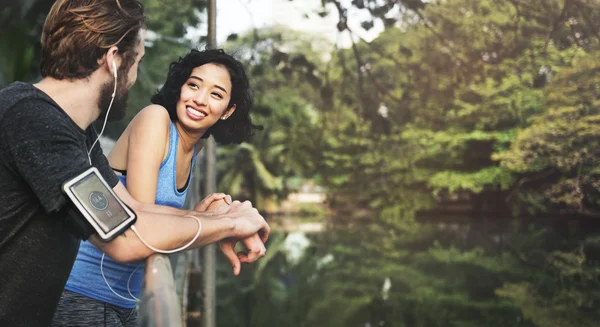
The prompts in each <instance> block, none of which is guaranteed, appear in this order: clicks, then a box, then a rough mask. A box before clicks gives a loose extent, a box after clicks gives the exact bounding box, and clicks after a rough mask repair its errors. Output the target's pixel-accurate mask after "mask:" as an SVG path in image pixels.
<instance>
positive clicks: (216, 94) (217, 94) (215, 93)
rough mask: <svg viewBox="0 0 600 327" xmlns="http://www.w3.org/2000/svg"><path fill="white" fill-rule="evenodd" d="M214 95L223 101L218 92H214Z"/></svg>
mask: <svg viewBox="0 0 600 327" xmlns="http://www.w3.org/2000/svg"><path fill="white" fill-rule="evenodd" d="M213 95H214V96H216V97H217V98H219V99H223V96H222V95H221V94H219V93H217V92H213Z"/></svg>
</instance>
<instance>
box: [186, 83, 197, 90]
mask: <svg viewBox="0 0 600 327" xmlns="http://www.w3.org/2000/svg"><path fill="white" fill-rule="evenodd" d="M188 86H189V87H191V88H193V89H198V85H196V84H194V83H188Z"/></svg>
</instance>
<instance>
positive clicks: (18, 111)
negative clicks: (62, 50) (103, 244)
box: [0, 82, 119, 327]
mask: <svg viewBox="0 0 600 327" xmlns="http://www.w3.org/2000/svg"><path fill="white" fill-rule="evenodd" d="M96 137H97V134H96V132H95V131H94V129H93V127H92V126H90V127H89V128H88V129H87V130H85V131H84V130H82V129H81V128H79V127H78V126H77V125H76V124H75V122H73V121H72V120H71V118H70V117H69V116H68V115H67V114H66V113H65V112H64V111H63V110H62V109H61V108H60V107H59V105H58V104H56V102H54V101H53V100H52V99H51V98H50V97H48V96H47V95H46V94H45V93H43V92H42V91H40V90H39V89H37V88H36V87H34V86H33V85H31V84H27V83H20V82H17V83H13V84H11V85H10V86H8V87H7V88H5V89H2V90H0V326H27V327H29V326H49V325H50V323H51V321H52V316H53V314H54V310H55V309H56V305H57V303H58V300H59V298H60V295H61V292H62V290H63V287H64V285H65V283H66V281H67V278H68V277H69V272H70V271H71V267H72V265H73V261H74V260H75V256H76V254H77V249H78V248H79V240H78V239H77V237H75V236H74V235H73V234H71V233H70V232H69V229H67V228H66V227H65V217H64V214H63V212H64V210H62V209H64V207H65V204H66V203H67V198H66V197H65V196H64V194H63V193H62V191H61V186H62V184H63V183H64V182H65V181H67V180H69V179H71V178H73V177H75V176H77V175H78V174H79V173H81V172H83V171H85V170H86V169H88V168H89V167H90V164H89V161H88V157H87V149H89V148H90V147H91V145H92V143H93V142H94V140H95V139H96ZM91 159H92V163H93V165H94V166H95V167H97V168H98V169H99V170H100V173H101V174H102V175H103V177H104V179H105V180H106V181H107V182H108V184H109V185H110V186H111V187H115V186H116V185H117V183H118V181H119V180H118V178H117V176H116V175H115V174H114V173H113V172H112V170H111V168H110V166H109V164H108V161H107V160H106V157H105V156H104V155H103V154H102V150H101V149H100V146H99V144H96V147H95V148H94V151H93V152H92V154H91Z"/></svg>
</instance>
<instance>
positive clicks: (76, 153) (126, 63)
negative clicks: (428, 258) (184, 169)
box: [0, 0, 269, 326]
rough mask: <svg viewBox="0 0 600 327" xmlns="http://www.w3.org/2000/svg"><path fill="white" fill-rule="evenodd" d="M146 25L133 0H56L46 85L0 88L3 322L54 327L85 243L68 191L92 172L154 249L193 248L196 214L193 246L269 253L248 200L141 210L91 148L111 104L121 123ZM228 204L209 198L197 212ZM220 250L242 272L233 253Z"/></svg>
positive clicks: (115, 246) (122, 243)
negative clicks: (240, 245)
mask: <svg viewBox="0 0 600 327" xmlns="http://www.w3.org/2000/svg"><path fill="white" fill-rule="evenodd" d="M143 21H144V13H143V8H142V6H141V4H140V3H139V2H138V0H58V1H57V2H56V3H55V4H54V6H53V7H52V9H51V10H50V13H49V14H48V17H47V19H46V23H45V25H44V29H43V34H42V64H41V73H42V76H43V79H42V80H41V81H40V82H39V83H37V84H35V85H31V84H26V83H19V82H17V83H14V84H12V85H10V86H9V87H7V88H5V89H3V90H0V326H49V325H50V323H51V321H52V315H53V313H54V310H55V308H56V305H57V302H58V300H59V297H60V294H61V292H62V290H63V287H64V284H65V282H66V280H67V278H68V276H69V272H70V270H71V267H72V264H73V260H74V259H75V255H76V253H77V249H78V245H79V239H78V237H77V236H76V235H75V234H74V233H72V232H70V231H71V230H72V228H69V220H68V219H66V210H67V208H68V207H69V206H70V204H69V200H68V198H67V197H66V196H65V195H64V194H63V193H62V191H61V185H62V184H63V183H64V182H65V181H68V180H70V179H72V178H74V177H75V176H77V175H79V174H80V173H81V172H83V171H85V170H87V169H88V168H89V167H90V164H91V165H93V166H95V167H96V168H98V170H99V171H100V173H101V175H102V177H103V178H104V179H105V180H106V182H107V183H108V185H109V186H110V187H112V188H113V190H114V191H115V193H116V194H117V196H118V197H120V198H121V200H122V201H123V202H125V203H126V204H127V205H128V206H130V207H131V208H132V209H133V210H134V211H135V212H136V214H137V217H138V218H137V222H136V224H135V227H136V228H137V231H138V232H139V233H140V234H141V235H143V237H144V239H145V240H146V241H147V242H148V243H149V244H152V245H153V246H154V247H155V248H158V249H165V250H169V249H175V248H179V247H181V246H182V245H185V244H188V243H189V242H190V241H191V240H193V239H194V236H195V235H196V232H197V231H198V228H199V226H198V223H197V221H196V219H193V218H186V217H184V216H186V215H188V214H190V213H191V214H193V215H194V216H196V217H197V218H198V219H199V221H200V223H201V232H200V236H199V237H198V238H197V239H196V240H195V241H194V243H193V245H192V247H198V246H202V245H205V244H208V243H213V242H217V241H220V240H224V239H227V240H231V239H233V240H234V242H235V241H236V240H245V241H244V243H245V244H246V246H247V247H248V248H249V251H251V253H250V254H249V257H252V259H250V260H248V261H253V260H256V259H257V258H258V257H260V256H262V255H264V251H265V249H264V244H263V243H264V242H265V241H266V239H267V237H268V234H269V226H268V224H267V223H266V222H265V220H264V219H263V217H261V216H260V214H259V213H258V212H257V210H256V209H254V208H253V207H252V206H251V205H250V204H249V203H248V202H245V203H240V202H237V201H234V202H233V203H231V205H229V206H228V207H227V208H226V209H225V210H221V211H219V212H218V213H216V214H213V215H211V214H206V213H202V212H185V211H181V210H177V209H174V208H169V207H161V206H157V205H151V204H142V203H139V202H137V201H135V200H134V199H133V198H132V197H131V196H130V195H129V194H128V193H127V190H126V188H125V187H124V186H123V185H122V184H120V183H119V180H118V178H117V177H116V176H115V175H114V173H113V172H112V170H111V168H110V167H109V165H108V163H107V160H106V158H105V157H104V155H103V154H102V152H101V150H100V147H99V146H95V147H93V143H94V141H95V140H96V138H97V134H96V132H95V131H94V130H93V127H91V126H90V124H91V123H92V122H93V121H94V120H96V119H97V118H98V117H100V116H101V115H103V114H106V111H107V109H108V108H109V106H110V107H111V110H110V115H109V118H111V119H116V118H121V117H122V116H123V115H124V112H125V103H126V100H127V91H128V89H129V88H130V87H131V86H132V85H133V83H134V82H135V80H136V78H137V67H138V65H139V62H140V61H141V59H142V57H143V55H144V46H143V43H144V42H143V35H142V33H141V29H142V26H143ZM115 73H116V75H115ZM115 79H116V80H117V81H116V84H117V85H116V92H114V95H113V90H114V88H115V84H114V83H115ZM113 98H114V99H113ZM90 149H91V151H90ZM88 152H89V154H88ZM222 198H223V196H219V195H214V196H211V197H209V198H207V200H206V201H204V203H201V204H199V205H198V206H197V208H199V209H200V210H203V209H206V208H207V207H208V206H210V205H211V203H212V201H213V200H219V199H222ZM257 233H258V235H260V238H258V236H257ZM89 240H90V241H91V242H93V243H94V244H95V245H96V246H98V247H99V248H100V249H101V250H102V251H104V252H105V253H106V254H107V255H109V256H111V257H112V258H113V259H115V260H117V261H122V262H127V261H134V260H140V259H143V258H145V257H147V256H149V255H150V254H152V253H153V251H152V250H151V249H149V248H148V247H147V246H146V245H144V244H143V243H142V242H141V241H140V239H139V238H138V237H137V236H136V235H135V234H134V233H133V232H132V231H131V230H127V231H126V232H125V233H124V234H123V235H122V236H119V237H117V238H115V239H114V240H112V241H110V242H106V243H104V242H102V241H101V240H100V239H99V237H97V236H95V235H93V236H91V237H90V238H89ZM252 240H254V241H252ZM228 242H229V241H228ZM222 248H223V249H226V250H224V251H227V252H226V253H225V254H226V256H227V258H228V259H229V260H230V261H232V264H235V261H236V260H237V257H236V256H235V254H233V253H230V252H232V251H233V246H232V245H230V246H228V247H222Z"/></svg>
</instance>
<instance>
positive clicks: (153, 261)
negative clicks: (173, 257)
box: [139, 254, 183, 327]
mask: <svg viewBox="0 0 600 327" xmlns="http://www.w3.org/2000/svg"><path fill="white" fill-rule="evenodd" d="M139 313H140V314H139V317H140V325H141V326H152V327H182V326H183V323H182V321H183V319H182V310H181V304H180V301H179V298H178V297H177V292H176V289H175V281H174V279H173V269H172V268H171V261H170V259H169V257H168V256H166V255H164V254H153V255H151V256H150V257H149V258H148V259H146V286H145V288H144V293H143V294H142V301H141V303H140V308H139Z"/></svg>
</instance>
